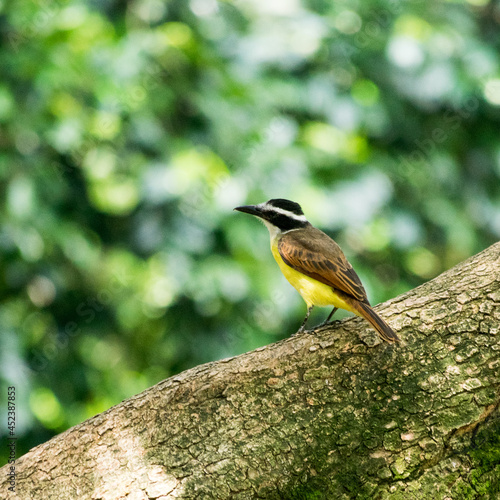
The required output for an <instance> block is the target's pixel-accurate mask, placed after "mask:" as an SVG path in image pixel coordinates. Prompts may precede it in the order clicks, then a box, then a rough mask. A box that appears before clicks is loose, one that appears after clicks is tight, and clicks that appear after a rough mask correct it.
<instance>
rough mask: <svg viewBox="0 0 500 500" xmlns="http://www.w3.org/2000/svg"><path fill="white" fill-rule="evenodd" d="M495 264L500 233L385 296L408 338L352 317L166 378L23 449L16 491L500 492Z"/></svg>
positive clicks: (219, 494)
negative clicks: (398, 341) (381, 336)
mask: <svg viewBox="0 0 500 500" xmlns="http://www.w3.org/2000/svg"><path fill="white" fill-rule="evenodd" d="M499 271H500V243H498V244H496V245H493V246H492V247H490V248H488V249H487V250H485V251H483V252H482V253H480V254H478V255H476V256H475V257H472V258H471V259H469V260H467V261H466V262H463V263H462V264H460V265H458V266H456V267H455V268H453V269H451V270H450V271H448V272H446V273H444V274H442V275H440V276H439V277H438V278H436V279H434V280H432V281H430V282H429V283H426V284H425V285H423V286H421V287H418V288H417V289H415V290H412V291H410V292H409V293H406V294H404V295H401V296H400V297H397V298H395V299H393V300H391V301H389V302H387V303H385V304H383V305H381V306H380V307H378V308H377V310H378V311H379V312H380V313H381V315H382V316H383V317H384V318H385V319H387V320H388V322H389V323H390V324H391V325H392V326H393V327H394V329H395V331H396V332H397V333H398V335H399V336H400V337H401V338H402V339H403V340H404V342H403V344H402V345H396V346H393V345H388V344H385V343H380V342H379V340H378V337H377V335H376V334H375V333H374V332H373V330H371V329H370V327H369V326H368V324H367V323H366V322H364V321H362V320H360V319H358V318H351V319H348V320H344V321H343V322H342V323H341V324H339V325H335V326H333V327H328V328H324V329H321V330H320V331H317V332H316V333H315V334H303V335H300V336H295V337H292V338H289V339H286V340H283V341H281V342H278V343H276V344H272V345H269V346H266V347H262V348H260V349H257V350H256V351H253V352H250V353H247V354H243V355H241V356H237V357H234V358H231V359H226V360H222V361H218V362H214V363H209V364H206V365H203V366H199V367H196V368H193V369H191V370H188V371H186V372H184V373H181V374H180V375H177V376H175V377H172V378H170V379H168V380H165V381H163V382H161V383H159V384H158V385H156V386H154V387H152V388H150V389H148V390H147V391H145V392H143V393H142V394H139V395H137V396H135V397H133V398H131V399H129V400H127V401H124V402H123V403H121V404H119V405H117V406H115V407H113V408H111V409H110V410H108V411H106V412H104V413H102V414H100V415H97V416H96V417H94V418H91V419H90V420H87V421H86V422H83V423H82V424H80V425H77V426H76V427H73V428H71V429H69V430H68V431H66V432H64V433H63V434H60V435H59V436H56V437H55V438H53V439H51V440H50V441H48V442H47V443H44V444H42V445H40V446H37V447H36V448H34V449H33V450H31V451H30V452H29V453H27V454H26V455H24V456H23V457H21V458H20V459H19V460H18V461H17V462H16V473H17V481H16V496H17V498H20V499H38V500H43V499H93V500H101V499H103V500H104V499H106V500H107V499H122V498H126V499H128V500H139V499H166V498H189V499H195V498H196V499H198V498H200V499H205V498H206V499H209V498H217V499H225V498H232V499H253V498H262V499H305V498H314V499H323V498H325V499H343V498H345V499H351V498H359V499H363V498H370V499H386V498H390V499H403V498H404V499H426V500H427V499H454V500H455V499H460V500H461V499H469V498H481V499H483V498H492V499H493V498H495V499H496V498H500V437H499V436H500V417H499V415H500V414H499V402H500V394H499V388H500V333H499V324H500V281H499V275H500V273H499ZM1 471H2V474H1V476H0V494H1V495H2V496H3V497H5V496H7V497H8V490H7V488H8V477H7V469H6V468H5V467H4V468H2V470H1ZM11 498H15V497H13V496H11Z"/></svg>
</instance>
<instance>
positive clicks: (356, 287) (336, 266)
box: [278, 227, 369, 304]
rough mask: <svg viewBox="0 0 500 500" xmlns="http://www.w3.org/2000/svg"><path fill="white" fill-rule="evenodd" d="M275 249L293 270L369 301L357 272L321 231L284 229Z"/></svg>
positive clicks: (354, 296)
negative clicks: (285, 231) (287, 230)
mask: <svg viewBox="0 0 500 500" xmlns="http://www.w3.org/2000/svg"><path fill="white" fill-rule="evenodd" d="M278 251H279V253H280V255H281V257H282V258H283V260H284V261H285V263H286V264H287V265H289V266H290V267H292V268H293V269H295V270H296V271H299V272H300V273H302V274H305V275H306V276H309V277H310V278H314V279H315V280H318V281H320V282H321V283H324V284H325V285H329V286H331V287H332V288H336V289H337V290H341V291H343V292H344V293H347V294H348V295H350V296H351V297H353V298H355V299H356V300H359V301H360V302H364V303H365V304H369V302H368V298H367V297H366V291H365V289H364V287H363V285H362V284H361V280H360V279H359V277H358V275H357V274H356V272H355V271H354V269H353V268H352V266H351V264H349V261H348V260H347V259H346V257H345V255H344V253H343V252H342V250H341V249H340V247H339V246H338V245H337V243H335V241H333V240H332V239H331V238H330V237H329V236H327V235H326V234H325V233H324V232H323V231H320V230H319V229H316V228H315V227H308V228H307V229H306V230H305V231H290V232H288V233H285V234H284V235H283V236H282V238H281V239H280V241H279V243H278Z"/></svg>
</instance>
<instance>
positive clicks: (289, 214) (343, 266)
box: [235, 198, 399, 342]
mask: <svg viewBox="0 0 500 500" xmlns="http://www.w3.org/2000/svg"><path fill="white" fill-rule="evenodd" d="M235 210H238V211H239V212H245V213H247V214H251V215H255V216H256V217H258V218H259V219H260V220H262V222H264V224H265V225H266V226H267V229H269V234H270V236H271V251H272V253H273V256H274V258H275V259H276V262H277V263H278V265H279V267H280V269H281V272H282V273H283V274H284V275H285V278H286V279H287V280H288V281H289V282H290V284H291V285H292V286H293V287H294V288H296V289H297V291H298V292H299V293H300V295H302V298H303V299H304V301H305V302H306V304H307V314H306V317H305V318H304V321H303V322H302V325H301V326H300V328H299V331H298V333H299V332H302V331H303V330H304V327H305V325H306V322H307V319H308V318H309V315H310V314H311V311H312V309H313V307H314V306H333V310H332V312H331V313H330V315H329V316H328V318H327V319H326V321H325V322H324V323H322V325H323V324H328V322H329V321H330V319H331V317H332V316H333V314H334V313H335V311H336V310H337V309H338V308H340V309H346V310H347V311H350V312H352V313H354V314H356V315H357V316H361V317H362V318H364V319H366V320H367V321H368V322H369V323H370V324H371V325H372V326H373V328H375V330H377V332H378V333H379V335H380V337H381V338H382V339H384V340H386V341H387V342H396V341H399V337H398V336H397V335H396V334H395V333H394V332H393V330H392V328H391V327H390V326H389V325H388V324H387V323H386V322H385V321H384V320H383V319H382V318H381V317H380V316H379V315H378V314H377V313H376V312H375V311H374V310H373V309H372V308H371V306H370V303H369V302H368V298H367V296H366V291H365V289H364V287H363V285H362V284H361V281H360V279H359V277H358V275H357V274H356V273H355V271H354V269H353V268H352V266H351V264H350V263H349V261H348V260H347V259H346V257H345V255H344V253H343V252H342V250H341V249H340V247H339V246H338V245H337V243H335V241H333V240H332V239H331V238H330V237H329V236H327V235H326V234H325V233H324V232H323V231H320V230H319V229H316V228H315V227H314V226H312V225H311V224H310V223H309V222H308V221H307V219H306V218H305V216H304V212H302V208H301V207H300V205H299V204H298V203H295V202H293V201H290V200H284V199H282V198H278V199H273V200H269V201H267V202H265V203H260V204H259V205H246V206H242V207H236V208H235Z"/></svg>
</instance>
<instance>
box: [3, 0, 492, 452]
mask: <svg viewBox="0 0 500 500" xmlns="http://www.w3.org/2000/svg"><path fill="white" fill-rule="evenodd" d="M499 22H500V8H499V6H498V4H497V3H496V2H488V1H487V0H470V1H469V2H461V1H456V2H441V1H437V2H424V1H420V0H415V1H407V2H403V1H396V0H365V1H361V0H358V1H356V0H354V1H352V0H351V1H346V0H340V1H338V2H327V1H323V0H310V1H305V0H303V1H300V0H280V1H269V2H267V1H264V0H248V1H235V2H232V1H220V2H217V1H215V0H190V1H187V0H172V1H161V0H136V1H130V2H118V1H113V0H106V1H99V2H97V1H88V2H84V1H78V0H55V1H50V2H49V1H45V0H34V1H33V0H18V1H16V2H6V1H0V36H1V45H0V74H1V79H0V145H1V149H0V179H1V180H0V182H1V188H2V197H1V200H0V201H1V206H0V217H1V226H0V252H1V257H2V258H1V262H0V271H1V290H0V293H1V307H0V327H1V333H0V335H1V337H0V348H1V352H0V375H1V378H2V381H3V382H2V384H5V387H7V386H15V387H16V405H17V416H16V435H17V436H18V438H19V439H18V443H17V444H18V450H17V452H18V455H20V454H22V453H25V452H26V451H27V450H28V449H30V448H31V447H32V446H35V445H36V444H39V443H41V442H44V441H46V440H47V439H49V438H50V437H51V436H53V435H54V434H56V433H59V432H61V431H63V430H65V429H67V428H68V427H70V426H72V425H75V424H77V423H79V422H81V421H83V420H85V419H86V418H89V417H91V416H93V415H95V414H97V413H99V412H101V411H103V410H105V409H107V408H109V407H110V406H112V405H114V404H117V403H118V402H120V401H121V400H123V399H125V398H128V397H130V396H132V395H134V394H136V393H138V392H140V391H141V390H143V389H145V388H146V387H148V386H151V385H153V384H155V383H156V382H158V381H160V380H161V379H164V378H166V377H169V376H171V375H173V374H175V373H177V372H179V371H181V370H184V369H186V368H189V367H191V366H194V365H196V364H199V363H203V362H206V361H210V360H215V359H219V358H222V357H226V356H230V355H235V354H238V353H241V352H244V351H247V350H250V349H253V348H256V347H258V346H262V345H265V344H268V343H270V342H273V341H276V340H278V339H279V338H282V337H284V336H288V335H289V334H290V333H291V332H294V331H295V330H296V328H297V326H298V325H299V322H300V321H301V319H302V317H303V314H304V312H305V307H304V305H303V303H302V302H301V299H300V297H299V296H298V295H297V294H296V292H295V291H294V290H293V289H292V288H291V287H290V286H289V285H288V284H287V283H286V282H285V280H284V278H282V277H281V275H280V273H279V270H278V268H277V266H276V264H275V263H274V261H273V259H272V257H271V254H270V252H269V250H268V245H269V242H268V235H267V231H266V230H265V228H263V227H261V226H260V225H259V224H258V223H257V222H256V221H255V220H254V219H252V218H250V217H248V216H245V215H243V214H240V213H235V212H232V208H233V207H234V206H237V205H239V204H243V203H258V202H261V201H265V200H267V199H269V198H273V197H286V198H290V199H293V200H295V201H298V202H300V203H301V204H302V206H303V208H304V210H305V212H306V215H307V216H308V218H309V220H311V221H312V222H313V223H314V224H315V225H317V226H320V227H321V228H323V229H324V230H326V231H327V232H329V233H330V234H331V235H332V236H333V237H334V238H335V239H336V240H337V241H338V242H339V244H340V245H341V246H342V247H343V248H344V249H345V251H346V253H347V255H348V257H349V259H350V260H351V262H352V263H353V265H354V267H355V269H356V270H357V271H358V274H360V276H361V278H362V280H363V282H364V283H365V285H366V288H367V291H368V295H369V297H370V299H371V300H372V302H373V303H377V302H380V301H383V300H386V299H388V298H390V297H393V296H395V295H397V294H399V293H401V292H404V291H406V290H408V289H411V288H413V287H415V286H417V285H418V284H420V283H422V282H423V281H426V280H428V279H430V278H432V277H434V276H435V275H437V274H439V273H440V272H442V271H443V270H445V269H448V268H449V267H451V266H453V265H454V264H456V263H458V262H460V261H461V260H463V259H465V258H467V257H469V256H470V255H472V254H474V253H476V252H478V251H480V250H481V249H483V248H485V247H486V246H488V245H489V244H491V243H493V242H494V241H496V240H497V239H498V237H499V235H500V190H499V185H500V184H499V178H500V141H499V130H500V128H499V118H500V113H499V110H500V68H499V63H500V58H499V50H500V47H499V45H500V39H499V37H498V29H499ZM324 314H326V311H322V314H319V313H317V314H316V316H315V317H314V318H313V320H312V321H313V322H314V321H315V320H317V321H319V320H320V319H322V318H323V315H324ZM6 393H7V391H6V389H5V391H4V392H3V393H2V394H3V395H2V397H1V401H2V403H1V405H2V406H1V408H2V415H4V416H5V415H6ZM3 420H4V421H5V420H6V419H5V418H3ZM0 433H2V435H3V436H4V437H5V436H6V435H7V429H6V424H4V426H3V427H1V428H0ZM7 452H8V450H7V449H6V447H3V448H2V450H1V451H0V454H1V455H2V458H5V457H6V456H7Z"/></svg>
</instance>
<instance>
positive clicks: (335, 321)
mask: <svg viewBox="0 0 500 500" xmlns="http://www.w3.org/2000/svg"><path fill="white" fill-rule="evenodd" d="M335 323H340V319H332V320H331V321H328V320H325V321H323V323H320V324H319V325H316V327H315V328H314V329H315V330H317V329H318V328H323V327H325V326H332V325H334V324H335Z"/></svg>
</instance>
